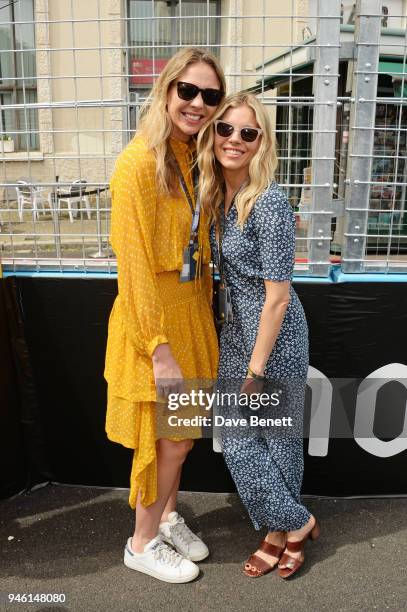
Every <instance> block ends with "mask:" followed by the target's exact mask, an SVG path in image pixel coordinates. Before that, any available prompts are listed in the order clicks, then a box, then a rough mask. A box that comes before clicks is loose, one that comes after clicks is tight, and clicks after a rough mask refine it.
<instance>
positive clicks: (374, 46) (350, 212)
mask: <svg viewBox="0 0 407 612" xmlns="http://www.w3.org/2000/svg"><path fill="white" fill-rule="evenodd" d="M381 4H382V3H381V0H358V2H357V4H356V25H355V54H356V55H355V64H354V73H353V82H352V99H351V102H352V105H351V114H350V134H349V150H348V162H347V178H346V179H345V183H346V188H345V231H344V244H343V253H342V269H343V271H344V272H363V271H364V262H363V259H364V254H365V248H366V234H367V224H368V210H369V195H370V185H369V181H370V180H371V171H372V155H373V143H374V125H375V115H376V95H377V72H378V64H379V54H380V26H381V19H382V15H381Z"/></svg>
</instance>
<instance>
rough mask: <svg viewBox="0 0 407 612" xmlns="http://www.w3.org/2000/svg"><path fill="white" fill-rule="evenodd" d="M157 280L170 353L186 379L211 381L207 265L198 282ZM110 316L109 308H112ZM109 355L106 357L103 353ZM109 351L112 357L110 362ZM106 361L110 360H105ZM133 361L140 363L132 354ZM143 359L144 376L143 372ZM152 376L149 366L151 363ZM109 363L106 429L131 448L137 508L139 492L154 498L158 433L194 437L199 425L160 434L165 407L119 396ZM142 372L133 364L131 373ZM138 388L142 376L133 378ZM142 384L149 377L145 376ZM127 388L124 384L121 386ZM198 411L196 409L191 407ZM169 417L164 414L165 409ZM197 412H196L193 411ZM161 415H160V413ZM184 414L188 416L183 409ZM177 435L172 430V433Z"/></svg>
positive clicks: (173, 275) (166, 276)
mask: <svg viewBox="0 0 407 612" xmlns="http://www.w3.org/2000/svg"><path fill="white" fill-rule="evenodd" d="M157 283H158V288H159V292H160V297H161V300H162V303H163V306H164V313H165V333H166V335H167V338H168V340H169V343H170V346H171V350H172V353H173V355H174V357H175V359H176V360H177V362H178V364H179V366H180V368H181V370H182V373H183V376H184V379H185V380H186V381H188V382H189V381H191V382H193V383H194V386H195V383H198V384H199V382H200V381H202V383H203V385H204V386H207V385H208V384H210V381H213V380H215V378H216V371H217V366H218V341H217V336H216V331H215V327H214V322H213V313H212V307H211V303H210V301H211V277H210V272H209V268H208V267H207V266H205V268H204V276H203V279H202V280H201V282H196V281H191V282H188V283H180V282H179V273H178V272H177V271H174V272H163V273H160V274H157ZM112 315H113V311H112ZM123 327H124V330H125V325H124V326H123V325H120V326H117V325H115V324H114V322H113V321H112V316H111V320H110V321H109V341H108V353H109V346H117V341H118V340H119V338H112V337H111V334H115V333H116V332H115V329H118V328H123ZM107 357H108V356H107ZM114 357H115V356H111V359H110V361H114ZM107 362H108V359H107ZM134 363H135V364H137V363H138V361H137V355H135V362H134ZM145 367H146V366H145V363H144V364H143V370H142V372H143V374H142V376H143V378H144V377H145V378H148V376H147V377H146V376H145V374H146V372H145ZM149 367H150V369H151V371H150V373H149V374H150V379H151V376H152V365H150V366H149ZM109 370H113V368H107V370H106V371H105V376H106V378H107V381H108V402H107V414H106V433H107V436H108V438H109V440H112V441H113V442H117V443H119V444H122V445H123V446H125V447H127V448H132V449H134V455H133V463H132V470H131V476H130V496H129V504H130V506H131V508H133V509H134V508H135V507H136V503H137V499H138V496H139V494H140V501H141V503H142V504H143V506H149V505H150V504H152V503H154V502H155V501H156V499H157V457H156V441H157V439H158V438H159V437H166V438H169V439H171V440H177V441H178V440H184V439H196V438H200V437H201V429H200V428H199V427H194V428H192V427H188V428H184V429H183V430H180V429H179V428H175V431H174V432H172V431H170V430H171V428H167V429H168V435H163V434H162V432H163V431H164V429H165V427H164V428H163V423H162V422H161V423H160V422H157V419H160V418H164V416H163V415H164V411H162V410H157V409H156V403H155V402H153V401H133V400H132V399H130V398H128V397H122V396H121V394H120V393H118V391H117V389H118V388H119V387H120V385H118V382H117V381H115V380H113V378H114V375H113V374H111V372H110V371H109ZM138 375H139V376H140V375H141V372H140V371H139V372H137V366H135V372H134V376H135V377H137V376H138ZM137 383H138V384H137V387H138V388H140V384H142V381H140V380H138V381H137ZM146 385H148V381H147V380H146ZM123 388H127V386H123ZM195 411H196V409H195ZM166 414H167V416H168V413H166ZM195 414H196V412H195ZM160 415H161V416H160ZM182 416H188V415H187V414H186V413H185V411H184V410H183V411H182ZM171 434H175V435H171Z"/></svg>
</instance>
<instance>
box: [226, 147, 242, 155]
mask: <svg viewBox="0 0 407 612" xmlns="http://www.w3.org/2000/svg"><path fill="white" fill-rule="evenodd" d="M223 151H224V152H225V153H226V155H227V156H228V157H240V156H241V155H244V153H245V151H242V150H241V149H236V148H235V147H223Z"/></svg>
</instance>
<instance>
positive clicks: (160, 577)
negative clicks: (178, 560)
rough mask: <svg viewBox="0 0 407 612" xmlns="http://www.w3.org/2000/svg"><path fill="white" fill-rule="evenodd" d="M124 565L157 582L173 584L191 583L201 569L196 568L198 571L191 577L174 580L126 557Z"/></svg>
mask: <svg viewBox="0 0 407 612" xmlns="http://www.w3.org/2000/svg"><path fill="white" fill-rule="evenodd" d="M124 565H125V566H126V567H129V568H130V569H133V570H136V571H137V572H142V573H143V574H147V575H148V576H152V577H153V578H157V580H162V581H163V582H172V583H174V584H182V583H184V582H191V581H192V580H194V579H195V578H196V577H197V576H198V575H199V569H198V568H196V571H195V572H194V573H193V574H191V575H189V576H179V577H174V578H172V577H171V576H163V575H162V574H160V573H159V572H156V571H154V570H153V569H151V568H149V567H146V566H145V565H142V564H139V563H136V562H135V561H134V560H131V561H128V560H127V558H126V557H124Z"/></svg>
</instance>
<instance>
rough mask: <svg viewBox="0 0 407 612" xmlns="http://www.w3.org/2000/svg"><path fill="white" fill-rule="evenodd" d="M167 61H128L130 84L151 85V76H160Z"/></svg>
mask: <svg viewBox="0 0 407 612" xmlns="http://www.w3.org/2000/svg"><path fill="white" fill-rule="evenodd" d="M167 62H168V59H155V60H154V61H153V60H152V59H137V58H135V57H133V59H132V60H131V61H130V84H131V85H151V84H152V83H153V80H154V77H153V76H152V75H153V74H156V75H157V74H160V72H161V71H162V69H163V68H164V66H165V65H166V64H167Z"/></svg>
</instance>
